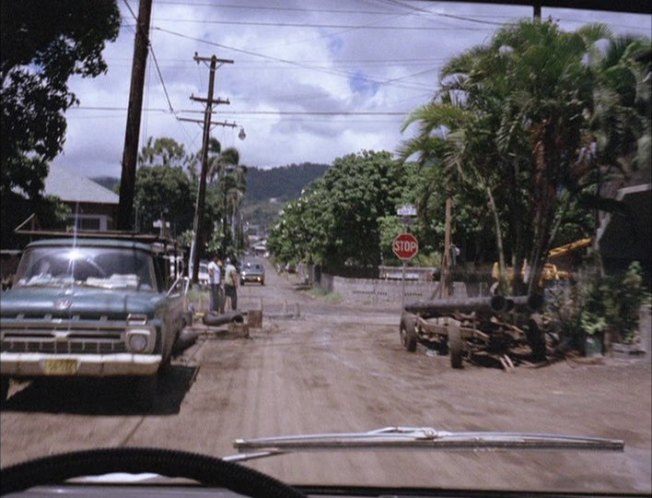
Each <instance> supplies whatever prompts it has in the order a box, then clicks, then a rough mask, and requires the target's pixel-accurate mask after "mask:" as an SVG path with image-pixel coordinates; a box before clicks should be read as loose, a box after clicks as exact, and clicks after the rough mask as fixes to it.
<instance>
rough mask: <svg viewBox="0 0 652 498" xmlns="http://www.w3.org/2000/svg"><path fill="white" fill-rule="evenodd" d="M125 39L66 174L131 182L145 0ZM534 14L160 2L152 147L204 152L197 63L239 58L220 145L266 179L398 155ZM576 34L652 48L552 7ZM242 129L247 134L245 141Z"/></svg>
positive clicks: (85, 86) (420, 4) (438, 5)
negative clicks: (496, 43)
mask: <svg viewBox="0 0 652 498" xmlns="http://www.w3.org/2000/svg"><path fill="white" fill-rule="evenodd" d="M119 6H120V10H121V13H122V26H121V29H120V35H119V38H118V40H117V41H116V42H115V43H112V44H109V45H108V46H107V48H106V50H105V52H104V56H105V59H106V61H107V63H108V66H109V70H108V72H107V73H106V75H104V76H100V77H97V78H95V79H74V80H71V82H70V83H71V84H70V86H71V89H72V90H73V91H74V92H75V93H76V94H77V96H78V97H79V99H80V101H81V103H80V105H79V106H78V107H77V108H73V109H70V110H69V111H68V113H67V118H68V133H67V139H66V143H65V146H64V152H63V154H62V155H60V156H59V157H58V158H57V159H56V160H55V162H54V164H55V166H62V167H65V168H66V169H69V170H71V171H74V172H77V173H79V174H82V175H85V176H89V177H92V176H100V175H108V176H115V177H119V176H120V172H121V167H120V161H121V159H122V150H123V147H124V133H125V132H124V130H125V123H126V110H127V104H128V96H129V84H130V74H131V59H132V55H133V43H134V36H135V31H134V30H135V23H136V21H135V17H136V16H137V13H138V1H137V0H119ZM531 16H532V9H531V8H529V7H514V6H504V7H503V6H487V5H481V4H458V3H453V2H426V1H421V0H419V1H413V0H329V1H326V0H276V1H273V0H271V1H268V0H265V1H263V0H189V1H188V0H178V1H174V0H153V9H152V19H151V45H152V51H151V52H150V56H149V59H148V62H147V73H146V82H145V93H144V101H143V117H142V122H141V133H140V145H141V146H142V144H144V143H145V141H146V140H147V137H150V136H153V137H171V138H174V139H175V140H176V141H178V142H179V143H182V144H183V145H184V147H185V148H186V151H188V152H196V151H198V150H199V148H200V147H201V125H200V124H196V123H192V122H187V121H182V120H180V119H179V118H184V119H198V120H201V119H202V118H203V109H204V108H203V104H201V103H198V102H193V101H192V100H190V96H191V95H194V96H197V97H206V95H207V91H208V75H209V69H208V65H207V64H205V63H197V62H195V61H194V60H193V56H194V54H195V53H198V54H199V55H200V56H204V57H210V56H212V55H215V56H216V57H218V58H221V59H229V60H233V63H232V64H223V65H222V66H221V67H220V68H219V69H218V71H217V73H216V86H215V97H220V98H222V99H228V100H229V101H230V105H220V106H217V107H214V110H215V111H216V113H215V114H214V116H215V117H214V118H213V119H214V121H222V122H228V123H236V124H237V127H235V128H232V127H222V126H215V127H214V128H213V131H212V136H214V137H215V138H217V139H218V140H220V142H221V143H222V145H223V146H225V147H226V146H235V147H237V148H238V150H239V151H240V155H241V163H243V164H246V165H248V166H256V167H260V168H268V167H274V166H283V165H287V164H291V163H302V162H307V161H310V162H317V163H326V164H330V163H332V161H333V160H334V159H335V158H337V157H340V156H342V155H345V154H349V153H352V152H358V151H360V150H363V149H373V150H380V149H384V150H389V151H392V152H393V151H396V149H397V148H398V146H399V145H400V143H401V141H402V140H405V139H407V138H409V136H410V133H411V130H407V131H406V132H404V133H401V125H402V123H403V122H404V120H405V117H406V115H407V114H408V113H409V112H411V111H412V110H414V109H415V108H416V107H418V106H419V105H422V104H424V103H426V102H427V101H428V99H429V98H430V97H431V96H432V94H433V93H434V91H435V90H436V82H437V76H438V71H439V69H440V67H441V66H442V64H443V63H444V62H445V61H446V60H447V59H448V58H450V57H451V56H453V55H456V54H459V53H460V52H462V51H464V50H465V49H468V48H470V47H473V46H476V45H479V44H483V43H486V42H488V41H489V40H490V39H491V36H492V34H493V33H494V32H495V31H496V30H497V29H498V28H499V26H500V25H502V24H504V23H509V22H513V21H516V20H518V19H522V18H529V17H531ZM543 16H544V17H546V18H547V17H552V18H553V19H556V20H558V21H559V23H560V24H561V26H562V28H563V29H566V30H575V29H577V28H579V27H580V26H582V25H583V24H585V23H588V22H603V23H606V24H607V25H608V26H609V27H610V28H611V29H612V30H613V31H615V32H618V33H631V34H635V35H643V36H649V34H650V29H651V20H650V16H641V15H627V14H613V13H604V12H587V11H577V10H563V9H546V8H544V9H543ZM240 129H244V131H245V133H246V139H245V140H239V138H238V134H239V132H240Z"/></svg>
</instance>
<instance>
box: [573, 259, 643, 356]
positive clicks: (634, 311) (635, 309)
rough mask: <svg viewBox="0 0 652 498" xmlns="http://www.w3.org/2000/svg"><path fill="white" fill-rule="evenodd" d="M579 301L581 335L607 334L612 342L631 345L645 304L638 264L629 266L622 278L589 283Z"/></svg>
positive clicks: (641, 272)
mask: <svg viewBox="0 0 652 498" xmlns="http://www.w3.org/2000/svg"><path fill="white" fill-rule="evenodd" d="M582 297H583V306H582V307H581V310H580V315H579V323H580V327H581V330H582V331H583V332H584V333H585V334H587V335H595V334H599V333H605V332H610V333H611V334H612V338H613V340H615V341H622V342H625V343H632V342H633V341H634V339H635V337H636V334H637V330H638V316H639V310H640V308H641V306H642V305H643V304H644V303H645V302H646V301H649V294H648V292H647V291H646V289H645V286H644V285H643V271H642V268H641V265H640V263H638V262H636V261H635V262H633V263H632V264H631V265H630V266H629V268H628V269H627V271H626V272H625V273H624V274H621V275H612V276H606V277H599V278H596V279H594V280H593V281H590V282H589V284H588V285H587V286H586V288H585V290H584V296H582Z"/></svg>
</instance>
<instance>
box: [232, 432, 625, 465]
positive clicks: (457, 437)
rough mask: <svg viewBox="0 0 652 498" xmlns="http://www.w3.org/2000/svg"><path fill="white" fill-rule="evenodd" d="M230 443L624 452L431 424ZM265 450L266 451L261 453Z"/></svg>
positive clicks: (244, 446)
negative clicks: (443, 429)
mask: <svg viewBox="0 0 652 498" xmlns="http://www.w3.org/2000/svg"><path fill="white" fill-rule="evenodd" d="M233 446H234V447H235V448H236V449H237V450H238V451H240V452H241V453H245V454H242V455H238V456H234V457H233V458H238V457H239V458H238V459H239V460H243V459H247V458H246V456H247V455H248V454H250V453H247V452H253V451H257V452H258V455H257V456H256V457H254V458H261V457H262V456H271V455H273V454H279V453H289V452H294V451H320V450H360V449H427V450H472V451H482V450H486V451H495V450H515V449H516V450H522V449H527V450H556V449H563V450H584V451H623V450H624V448H625V443H624V442H623V441H622V440H619V439H606V438H596V437H584V436H568V435H561V434H540V433H526V432H449V431H442V430H438V429H433V428H431V427H385V428H383V429H377V430H373V431H369V432H350V433H328V434H308V435H301V436H280V437H265V438H256V439H236V440H235V441H234V443H233ZM264 452H267V453H269V454H268V455H262V454H261V453H264ZM243 457H244V458H243ZM227 458H231V457H227Z"/></svg>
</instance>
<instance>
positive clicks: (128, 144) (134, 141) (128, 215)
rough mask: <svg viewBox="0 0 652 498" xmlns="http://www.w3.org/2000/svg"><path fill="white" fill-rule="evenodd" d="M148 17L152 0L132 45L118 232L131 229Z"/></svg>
mask: <svg viewBox="0 0 652 498" xmlns="http://www.w3.org/2000/svg"><path fill="white" fill-rule="evenodd" d="M151 13H152V0H140V3H139V6H138V21H137V26H136V40H135V42H134V58H133V62H132V65H131V88H130V90H129V109H128V110H127V127H126V131H125V146H124V150H123V153H122V175H121V176H120V203H119V205H118V223H117V228H118V230H131V228H132V220H133V215H132V210H133V204H134V191H135V188H134V185H135V183H136V160H137V158H138V135H139V133H140V117H141V112H142V107H143V86H144V84H145V66H146V64H147V47H148V45H149V23H150V18H151Z"/></svg>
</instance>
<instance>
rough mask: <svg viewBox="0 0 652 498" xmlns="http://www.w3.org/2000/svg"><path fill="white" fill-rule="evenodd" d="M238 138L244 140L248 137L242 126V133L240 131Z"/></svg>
mask: <svg viewBox="0 0 652 498" xmlns="http://www.w3.org/2000/svg"><path fill="white" fill-rule="evenodd" d="M238 138H239V139H240V140H244V139H245V138H247V134H246V133H245V131H244V128H240V133H238Z"/></svg>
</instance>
